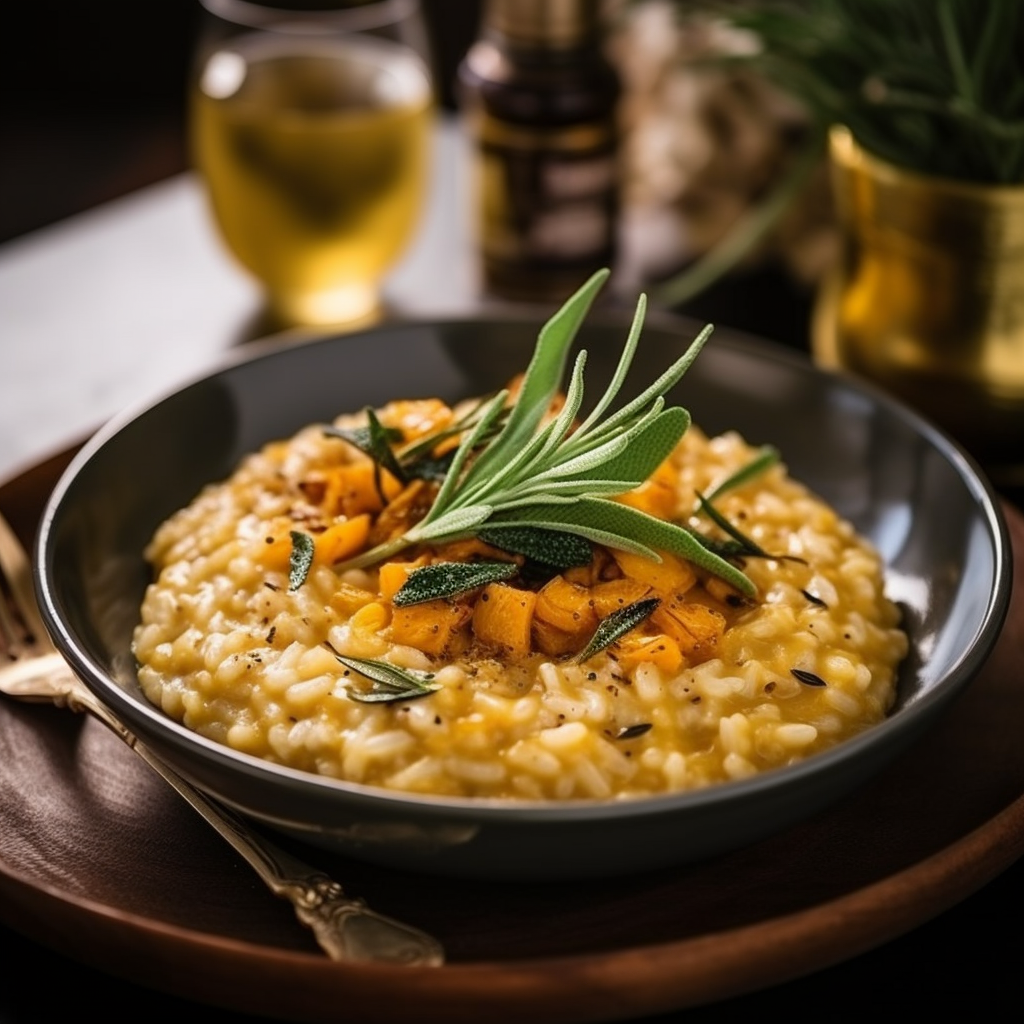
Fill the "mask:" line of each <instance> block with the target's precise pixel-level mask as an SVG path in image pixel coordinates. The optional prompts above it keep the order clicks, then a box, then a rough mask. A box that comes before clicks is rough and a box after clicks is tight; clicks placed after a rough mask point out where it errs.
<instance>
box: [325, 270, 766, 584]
mask: <svg viewBox="0 0 1024 1024" xmlns="http://www.w3.org/2000/svg"><path fill="white" fill-rule="evenodd" d="M608 275H609V272H608V271H607V270H602V271H599V272H597V273H596V274H594V275H593V276H592V277H591V278H590V280H589V281H588V282H587V283H586V284H584V285H583V286H582V287H581V288H580V289H579V290H578V291H577V292H576V293H575V294H574V295H573V296H572V297H571V298H570V299H569V300H568V301H567V302H566V303H565V305H563V306H562V308H561V309H560V310H559V311H558V312H557V313H555V315H554V316H553V317H552V318H551V319H550V320H549V321H548V322H547V323H546V324H545V325H544V327H543V328H542V329H541V331H540V333H539V335H538V338H537V344H536V347H535V349H534V352H533V356H532V358H531V360H530V364H529V366H528V367H527V370H526V373H525V375H524V377H523V381H522V385H521V387H520V389H519V393H518V395H517V397H516V400H515V402H514V403H513V404H512V407H511V409H510V410H508V411H507V412H506V408H507V403H508V398H509V395H508V392H507V391H505V390H503V391H500V392H498V393H497V394H496V395H494V396H493V397H492V398H491V399H489V400H488V401H486V402H485V403H484V404H483V406H482V407H481V408H480V410H479V412H478V414H477V416H476V418H475V422H474V424H473V426H472V428H471V429H470V430H468V432H467V433H466V434H465V436H464V438H463V440H462V442H461V443H460V445H459V447H458V449H457V450H456V452H455V456H454V458H453V459H452V463H451V467H450V469H449V470H448V474H447V476H446V477H445V479H444V482H443V483H442V484H441V487H440V489H439V490H438V493H437V496H436V497H435V499H434V502H433V504H432V506H431V508H430V510H429V511H428V513H427V514H426V515H425V516H424V517H423V518H422V519H421V520H420V521H419V522H418V523H416V524H414V525H413V526H412V527H410V528H409V529H408V530H406V531H405V532H404V533H403V534H401V535H400V536H399V537H397V538H395V539H392V540H390V541H387V542H385V543H383V544H379V545H377V546H375V547H373V548H371V549H369V550H368V551H365V552H363V553H361V554H359V555H357V556H355V557H354V558H352V559H350V560H348V561H346V562H344V563H343V564H342V565H341V566H339V568H340V569H341V570H344V569H348V568H355V567H362V566H367V565H373V564H376V563H379V562H381V561H384V560H386V559H388V558H390V557H392V556H394V555H395V554H397V553H398V552H400V551H402V550H404V549H405V548H408V547H410V546H412V545H415V544H420V543H427V542H429V543H436V542H440V541H447V540H455V539H460V538H465V537H471V536H474V535H476V534H478V533H479V531H480V530H481V529H487V528H493V527H496V526H502V527H512V526H515V527H539V528H542V529H547V530H552V531H557V532H561V533H569V534H575V535H577V536H579V537H583V538H585V539H586V540H589V541H592V542H594V543H598V544H603V545H605V546H608V547H613V548H620V549H624V550H628V551H634V552H637V553H639V554H642V555H644V556H646V557H648V558H651V559H652V560H654V561H660V560H661V556H660V555H659V554H658V552H659V551H660V550H667V551H670V552H672V553H674V554H679V555H682V556H683V557H685V558H687V559H689V560H691V561H693V562H694V563H696V564H697V565H699V566H701V567H702V568H704V569H706V570H707V571H709V572H711V573H713V574H714V575H717V576H720V577H721V578H723V579H725V580H727V581H728V582H729V583H731V584H732V585H733V586H735V587H736V588H737V589H738V590H740V591H741V592H742V593H745V594H746V595H748V596H752V595H753V594H754V590H755V588H754V585H753V583H752V582H751V581H750V579H749V578H748V577H747V576H746V575H745V574H744V573H742V572H741V571H740V570H739V569H737V568H736V567H735V566H733V565H731V564H730V563H729V562H727V561H726V560H725V559H723V558H721V557H720V556H718V555H716V554H715V553H714V552H711V551H709V550H708V549H707V548H706V547H704V546H703V545H702V544H701V543H700V542H699V541H698V540H697V539H696V538H694V537H693V535H692V534H691V533H690V532H689V531H688V530H686V529H683V528H682V527H680V526H677V525H675V524H673V523H668V522H665V521H663V520H660V519H657V518H656V517H654V516H651V515H648V514H647V513H644V512H640V511H638V510H636V509H633V508H630V507H628V506H626V505H624V504H622V503H620V502H617V501H615V500H613V499H614V498H615V496H617V495H620V494H623V493H625V492H626V491H629V490H632V489H633V488H635V487H638V486H639V485H640V484H641V483H643V481H644V480H646V479H647V478H648V477H649V476H650V475H651V473H653V472H654V470H655V469H656V468H657V467H658V466H659V465H660V464H661V463H662V462H663V461H664V460H665V459H666V458H667V457H668V455H669V454H670V453H671V451H672V450H673V449H674V448H675V446H676V445H677V444H678V443H679V440H680V438H681V437H682V436H683V434H684V433H685V432H686V430H687V429H688V427H689V425H690V414H689V413H688V412H687V411H686V410H685V409H683V408H680V407H669V408H666V403H665V394H666V392H667V391H668V390H669V389H670V388H672V387H673V386H674V385H675V384H676V383H677V382H678V381H679V380H680V378H681V377H682V376H683V374H684V373H685V372H686V371H687V369H689V367H690V366H691V365H692V363H693V361H694V360H695V359H696V357H697V355H698V353H699V352H700V350H701V349H702V348H703V346H704V344H705V342H706V341H707V340H708V338H709V337H710V335H711V331H712V328H711V326H710V325H709V326H707V327H705V328H704V330H702V331H701V332H700V333H699V335H698V336H697V338H696V339H694V341H693V342H692V343H691V344H690V346H689V348H688V349H687V350H686V352H685V353H684V354H683V355H682V356H681V357H680V358H679V359H677V360H676V361H675V362H674V363H673V364H672V365H671V366H670V367H669V368H668V369H667V370H666V371H665V372H664V373H663V374H662V375H661V376H660V377H659V378H658V379H657V380H656V381H654V383H653V384H651V385H650V386H649V387H648V388H647V389H646V390H644V391H643V392H642V393H641V394H640V395H638V396H637V397H636V398H634V399H633V400H632V401H630V402H628V403H626V404H625V405H623V406H621V407H620V408H618V409H617V410H616V411H615V412H612V413H610V414H608V410H609V409H610V408H611V406H612V403H613V401H614V400H615V398H616V396H617V394H618V392H619V390H620V388H621V386H622V384H623V382H624V380H625V378H626V374H627V372H628V370H629V367H630V365H631V363H632V360H633V357H634V355H635V353H636V349H637V345H638V343H639V339H640V332H641V329H642V326H643V321H644V315H645V313H646V300H645V298H644V297H643V296H641V297H640V300H639V301H638V303H637V308H636V312H635V314H634V317H633V321H632V324H631V327H630V330H629V334H628V336H627V339H626V343H625V345H624V348H623V352H622V355H621V357H620V359H619V363H618V366H617V368H616V371H615V373H614V374H613V377H612V380H611V382H610V384H609V385H608V387H607V389H606V391H605V392H604V394H603V396H602V397H601V398H600V400H599V401H598V402H597V404H596V405H595V406H594V409H593V411H592V412H591V413H590V414H589V415H588V416H587V417H586V418H585V419H584V420H583V422H582V423H579V424H578V425H577V417H578V415H579V412H580V409H581V408H582V403H583V397H584V385H583V372H584V368H585V366H586V358H587V353H586V350H582V351H580V352H579V354H578V356H577V357H576V361H575V364H574V366H573V369H572V372H571V375H570V379H569V384H568V387H567V388H566V393H565V400H564V403H563V405H562V408H561V410H560V411H559V413H558V415H557V416H554V417H552V416H550V414H549V410H550V409H551V405H552V400H553V399H554V397H555V395H556V393H557V391H558V389H559V387H560V385H561V382H562V378H563V376H564V374H565V369H566V364H567V362H568V353H569V349H570V346H571V344H572V342H573V340H574V339H575V337H576V334H577V332H578V330H579V328H580V326H581V324H582V322H583V320H584V318H585V316H586V314H587V312H588V311H589V309H590V306H591V304H592V303H593V301H594V299H595V297H596V295H597V293H598V291H599V290H600V288H601V287H602V286H603V285H604V283H605V281H606V279H607V278H608ZM502 418H504V422H503V423H502V424H501V426H500V429H498V430H497V431H496V432H494V431H495V427H496V425H497V424H498V423H499V421H500V420H501V419H502Z"/></svg>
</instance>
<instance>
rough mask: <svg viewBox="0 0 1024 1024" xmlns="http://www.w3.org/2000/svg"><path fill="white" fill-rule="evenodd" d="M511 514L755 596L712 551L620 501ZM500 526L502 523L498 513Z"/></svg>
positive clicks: (745, 579)
mask: <svg viewBox="0 0 1024 1024" xmlns="http://www.w3.org/2000/svg"><path fill="white" fill-rule="evenodd" d="M511 514H514V515H515V519H516V522H517V524H519V525H523V524H532V525H534V526H543V527H546V528H547V529H554V530H558V529H560V530H565V531H566V532H570V533H578V534H580V535H581V536H584V537H588V538H589V539H590V540H593V541H595V542H596V543H599V544H604V545H606V546H608V547H613V548H623V549H624V550H627V551H636V552H637V553H638V554H642V555H645V556H646V557H648V558H651V559H653V560H654V561H660V560H661V556H660V555H658V553H657V552H658V551H669V552H671V553H672V554H674V555H679V556H680V557H681V558H685V559H687V560H688V561H690V562H693V564H694V565H697V566H700V568H702V569H706V570H707V571H708V572H711V573H713V574H714V575H716V576H719V577H721V578H722V579H724V580H725V581H726V582H728V583H730V584H732V586H734V587H736V589H737V590H739V591H740V593H742V594H746V595H747V596H748V597H752V596H753V595H754V593H755V588H754V585H753V583H751V581H750V579H749V578H748V577H747V576H746V575H744V574H743V573H742V572H740V570H739V569H737V568H736V567H735V566H733V565H730V564H729V563H728V562H726V561H725V560H724V559H722V558H720V557H719V556H718V555H716V554H714V553H713V552H711V551H709V550H708V549H707V548H706V547H704V546H703V545H702V544H701V543H700V542H699V541H698V540H696V538H694V536H693V534H692V533H691V532H690V531H689V530H684V529H683V528H682V527H681V526H676V525H675V524H674V523H669V522H666V521H665V520H663V519H657V518H655V517H654V516H651V515H648V514H647V513H646V512H641V511H639V510H638V509H635V508H630V507H629V506H628V505H623V504H621V503H620V502H617V501H609V500H607V499H605V498H579V499H578V500H577V501H575V502H573V503H572V504H571V505H559V506H557V507H556V509H550V508H547V507H545V506H543V505H537V506H535V507H534V508H523V509H517V510H516V511H515V513H510V515H511ZM496 521H497V522H501V521H502V516H501V514H500V513H499V515H498V516H497V517H496Z"/></svg>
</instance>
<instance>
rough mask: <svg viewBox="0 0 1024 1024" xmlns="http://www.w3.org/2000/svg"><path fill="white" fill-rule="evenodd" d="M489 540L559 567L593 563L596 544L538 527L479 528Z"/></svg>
mask: <svg viewBox="0 0 1024 1024" xmlns="http://www.w3.org/2000/svg"><path fill="white" fill-rule="evenodd" d="M477 536H478V537H479V538H480V539H481V540H482V541H483V542H484V543H485V544H490V545H492V546H493V547H496V548H501V550H502V551H508V552H511V553H512V554H514V555H525V556H526V557H527V558H529V559H531V560H532V561H534V562H540V563H541V564H543V565H550V566H552V567H554V568H556V569H573V568H575V567H577V566H583V565H589V564H590V560H591V558H593V557H594V548H593V545H592V544H591V543H590V541H588V540H587V539H586V538H585V537H580V536H579V535H578V534H575V533H564V532H563V531H561V530H545V529H542V528H540V527H537V526H501V525H496V526H491V527H487V528H485V529H482V530H479V531H477Z"/></svg>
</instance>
